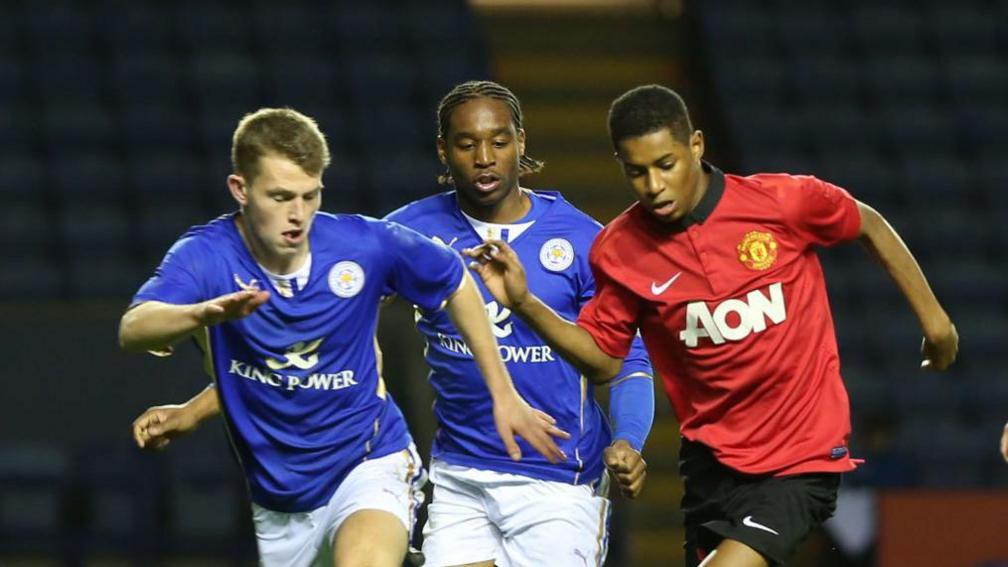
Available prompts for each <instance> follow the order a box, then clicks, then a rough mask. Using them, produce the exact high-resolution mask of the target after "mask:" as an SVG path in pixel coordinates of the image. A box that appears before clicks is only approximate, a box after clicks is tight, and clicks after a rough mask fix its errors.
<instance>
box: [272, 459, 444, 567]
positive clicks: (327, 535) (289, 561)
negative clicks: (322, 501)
mask: <svg viewBox="0 0 1008 567" xmlns="http://www.w3.org/2000/svg"><path fill="white" fill-rule="evenodd" d="M425 482H426V474H425V472H424V470H423V463H421V461H420V457H419V456H418V455H417V452H416V448H415V447H413V446H412V445H410V447H409V449H404V450H402V451H399V452H397V453H392V454H391V455H386V456H384V457H381V458H378V459H374V460H369V461H364V462H363V463H361V464H359V465H357V466H356V467H354V469H353V470H352V471H350V474H349V475H347V477H346V478H345V479H343V482H341V483H340V485H339V487H338V488H337V489H336V492H335V493H334V494H333V495H332V498H330V499H329V503H328V504H326V505H325V506H322V507H321V508H316V509H315V510H312V511H310V512H295V513H284V512H274V511H273V510H267V509H266V508H263V507H262V506H259V505H258V504H255V503H252V522H253V523H254V524H255V532H256V545H257V546H258V548H259V564H260V565H264V566H267V567H270V566H273V565H276V566H281V565H282V566H284V567H287V566H297V567H302V566H303V567H309V566H311V567H316V566H318V567H323V566H324V567H330V566H331V565H332V542H333V536H334V535H335V534H336V530H338V529H339V527H340V525H341V524H342V523H343V521H344V520H346V519H347V518H348V517H349V516H350V515H351V514H353V513H354V512H359V511H361V510H384V511H386V512H389V513H391V514H394V515H395V516H396V517H397V518H399V520H401V521H402V523H403V526H405V527H406V531H407V533H410V534H412V531H413V524H414V522H415V520H416V516H415V514H416V510H417V508H419V507H420V504H422V503H423V499H424V495H423V492H421V490H420V489H421V488H422V487H423V485H424V483H425Z"/></svg>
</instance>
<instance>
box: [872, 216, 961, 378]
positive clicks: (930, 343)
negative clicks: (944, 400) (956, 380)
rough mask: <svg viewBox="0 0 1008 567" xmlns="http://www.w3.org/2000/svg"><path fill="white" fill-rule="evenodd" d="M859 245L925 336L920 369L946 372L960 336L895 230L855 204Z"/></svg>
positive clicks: (883, 220) (956, 349)
mask: <svg viewBox="0 0 1008 567" xmlns="http://www.w3.org/2000/svg"><path fill="white" fill-rule="evenodd" d="M857 206H858V212H859V213H860V215H861V231H860V237H861V242H862V244H864V246H865V248H867V249H868V251H869V252H870V253H871V254H872V255H873V256H874V257H875V259H876V260H878V262H879V263H880V264H882V267H884V268H885V269H886V271H887V272H888V273H889V276H890V277H891V278H892V280H893V281H894V282H896V285H897V287H899V289H900V291H902V292H903V296H904V297H906V298H907V301H908V302H909V303H910V307H911V309H913V312H914V314H916V315H917V320H918V321H920V326H921V330H922V331H923V333H924V341H923V344H922V346H921V353H922V355H923V360H922V361H921V368H924V369H927V370H945V369H946V368H948V367H949V365H951V364H952V362H954V361H955V358H956V353H957V352H958V350H959V334H958V333H957V332H956V328H955V325H953V324H952V320H951V319H950V318H949V316H948V314H947V313H945V310H944V309H942V306H941V304H939V303H938V299H937V298H936V297H935V295H934V292H932V291H931V286H929V285H928V282H927V279H926V278H925V277H924V273H923V272H922V271H921V269H920V266H918V265H917V261H916V260H915V259H914V257H913V254H911V253H910V250H908V249H907V247H906V245H905V244H904V243H903V240H902V239H901V238H900V237H899V235H898V234H897V233H896V231H895V230H894V229H893V228H892V226H890V225H889V223H888V222H887V221H886V220H885V218H883V217H882V215H880V214H879V213H878V212H877V211H876V210H875V209H873V208H871V207H869V206H868V205H866V204H864V203H862V202H860V201H858V203H857Z"/></svg>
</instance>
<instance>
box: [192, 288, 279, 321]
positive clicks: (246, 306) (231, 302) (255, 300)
mask: <svg viewBox="0 0 1008 567" xmlns="http://www.w3.org/2000/svg"><path fill="white" fill-rule="evenodd" d="M269 295H270V294H269V292H268V291H260V290H258V289H247V290H242V291H236V292H234V293H228V294H226V295H221V296H219V297H215V298H213V299H210V300H207V301H204V302H203V303H200V304H198V305H197V306H196V317H197V318H198V319H199V321H200V322H201V323H202V324H203V325H204V326H210V325H216V324H218V323H223V322H225V321H233V320H235V319H241V318H242V317H247V316H248V315H249V314H251V313H252V312H253V311H255V310H256V309H258V308H259V306H261V305H262V304H263V303H266V300H268V299H269Z"/></svg>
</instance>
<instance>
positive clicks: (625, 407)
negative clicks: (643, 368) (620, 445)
mask: <svg viewBox="0 0 1008 567" xmlns="http://www.w3.org/2000/svg"><path fill="white" fill-rule="evenodd" d="M654 411H655V410H654V380H652V379H651V377H650V376H645V375H643V374H631V375H629V376H626V377H624V378H616V379H615V380H614V381H613V382H612V383H611V385H610V386H609V418H610V419H611V420H612V422H613V440H614V441H615V440H617V439H624V440H626V441H627V442H628V443H630V446H631V447H633V448H634V449H636V450H637V452H638V453H639V452H641V451H642V450H643V449H644V442H645V441H647V436H648V433H650V432H651V424H652V423H653V422H654Z"/></svg>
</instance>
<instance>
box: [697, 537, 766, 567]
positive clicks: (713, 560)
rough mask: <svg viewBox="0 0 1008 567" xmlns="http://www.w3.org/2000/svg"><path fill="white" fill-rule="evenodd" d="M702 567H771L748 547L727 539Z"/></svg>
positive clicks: (704, 561) (708, 557)
mask: <svg viewBox="0 0 1008 567" xmlns="http://www.w3.org/2000/svg"><path fill="white" fill-rule="evenodd" d="M700 567H769V563H767V560H766V559H764V558H763V556H762V555H760V554H759V552H758V551H756V550H755V549H753V548H751V547H749V546H748V545H746V544H744V543H742V542H739V541H735V540H733V539H726V540H724V541H722V542H721V543H720V545H718V546H717V549H715V550H714V551H712V552H711V554H710V555H708V556H707V558H706V559H704V560H703V561H702V562H701V563H700Z"/></svg>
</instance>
